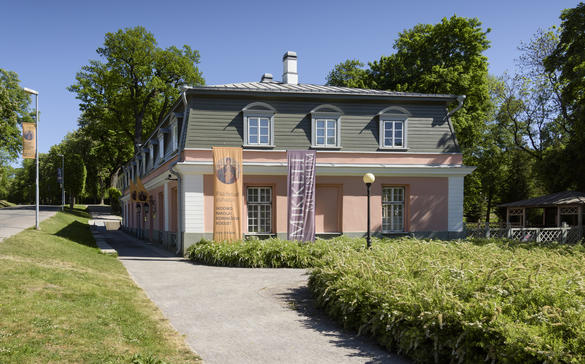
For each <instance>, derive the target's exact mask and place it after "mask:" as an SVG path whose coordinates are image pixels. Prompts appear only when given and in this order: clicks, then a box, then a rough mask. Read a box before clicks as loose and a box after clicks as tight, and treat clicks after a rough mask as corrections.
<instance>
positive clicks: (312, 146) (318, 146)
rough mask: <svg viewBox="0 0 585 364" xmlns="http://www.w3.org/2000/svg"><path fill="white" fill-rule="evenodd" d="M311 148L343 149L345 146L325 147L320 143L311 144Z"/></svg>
mask: <svg viewBox="0 0 585 364" xmlns="http://www.w3.org/2000/svg"><path fill="white" fill-rule="evenodd" d="M311 149H323V150H341V149H343V147H324V146H320V145H311Z"/></svg>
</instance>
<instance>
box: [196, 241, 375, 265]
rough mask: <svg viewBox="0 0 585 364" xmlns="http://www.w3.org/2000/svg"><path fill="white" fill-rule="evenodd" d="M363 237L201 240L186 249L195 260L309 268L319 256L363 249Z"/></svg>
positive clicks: (217, 263) (210, 262)
mask: <svg viewBox="0 0 585 364" xmlns="http://www.w3.org/2000/svg"><path fill="white" fill-rule="evenodd" d="M364 244H365V241H364V240H363V239H348V238H343V237H342V238H337V239H332V240H320V239H317V241H315V242H314V243H302V242H297V241H286V240H280V239H266V240H258V239H250V240H244V241H238V242H233V243H227V242H224V243H215V242H213V241H209V240H205V239H202V240H201V241H200V242H199V243H197V244H195V245H192V246H191V247H189V248H188V250H187V257H188V258H189V259H191V260H193V261H195V262H198V263H203V264H209V265H216V266H226V267H248V268H310V267H314V266H317V265H319V264H320V263H319V262H320V260H321V258H322V257H323V256H324V255H325V254H328V253H330V252H332V251H338V250H342V249H348V248H349V249H352V250H356V249H357V250H359V249H363V246H364Z"/></svg>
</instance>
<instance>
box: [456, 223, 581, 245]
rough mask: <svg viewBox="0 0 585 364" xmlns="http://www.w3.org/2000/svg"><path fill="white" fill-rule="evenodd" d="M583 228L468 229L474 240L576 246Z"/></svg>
mask: <svg viewBox="0 0 585 364" xmlns="http://www.w3.org/2000/svg"><path fill="white" fill-rule="evenodd" d="M583 230H584V229H583V227H582V226H581V227H580V226H568V225H564V226H562V227H558V228H555V227H552V228H551V227H547V228H523V227H509V228H493V229H492V228H490V229H485V228H476V229H466V234H467V236H468V237H474V238H484V237H491V238H507V239H512V240H518V241H525V242H538V243H540V242H543V243H544V242H553V241H558V242H559V243H562V244H575V243H578V242H579V241H581V240H582V239H583V238H584V236H585V232H584V231H583Z"/></svg>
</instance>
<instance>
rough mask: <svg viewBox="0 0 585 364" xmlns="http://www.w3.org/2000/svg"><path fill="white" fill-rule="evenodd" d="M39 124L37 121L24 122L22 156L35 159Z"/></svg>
mask: <svg viewBox="0 0 585 364" xmlns="http://www.w3.org/2000/svg"><path fill="white" fill-rule="evenodd" d="M36 133H37V125H36V124H35V123H22V158H24V159H35V155H36V153H37V148H36V146H37V145H36Z"/></svg>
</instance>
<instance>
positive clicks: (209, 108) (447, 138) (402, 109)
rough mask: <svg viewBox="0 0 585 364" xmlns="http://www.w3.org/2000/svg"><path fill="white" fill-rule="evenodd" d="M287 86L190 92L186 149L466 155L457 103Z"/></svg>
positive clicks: (419, 96) (444, 99)
mask: <svg viewBox="0 0 585 364" xmlns="http://www.w3.org/2000/svg"><path fill="white" fill-rule="evenodd" d="M258 86H265V88H260V87H258ZM282 86H283V84H281V83H275V82H270V83H268V82H266V83H261V82H257V83H245V84H232V85H222V86H208V87H197V88H191V89H188V90H187V99H188V102H189V113H188V120H189V122H188V124H187V128H186V131H185V135H184V141H185V144H184V146H185V148H211V147H212V146H233V147H237V146H242V147H244V148H246V149H268V150H270V149H279V150H283V149H317V150H321V149H324V150H342V151H369V152H376V151H394V152H410V153H459V152H460V150H459V147H458V146H457V142H456V139H455V135H454V133H453V130H452V125H451V123H450V120H449V118H448V117H447V112H448V110H447V105H448V104H449V103H452V102H454V101H456V97H455V96H451V95H423V94H403V93H395V92H383V91H382V92H380V91H378V92H372V90H359V89H347V88H340V87H324V86H321V87H322V88H323V89H324V90H321V89H318V88H317V89H316V87H319V86H315V85H295V86H296V89H290V90H283V89H281V88H279V87H282ZM311 88H313V89H312V90H311ZM348 90H349V91H348ZM311 91H312V92H311ZM359 91H362V92H359Z"/></svg>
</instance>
